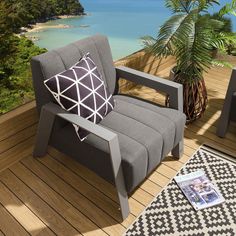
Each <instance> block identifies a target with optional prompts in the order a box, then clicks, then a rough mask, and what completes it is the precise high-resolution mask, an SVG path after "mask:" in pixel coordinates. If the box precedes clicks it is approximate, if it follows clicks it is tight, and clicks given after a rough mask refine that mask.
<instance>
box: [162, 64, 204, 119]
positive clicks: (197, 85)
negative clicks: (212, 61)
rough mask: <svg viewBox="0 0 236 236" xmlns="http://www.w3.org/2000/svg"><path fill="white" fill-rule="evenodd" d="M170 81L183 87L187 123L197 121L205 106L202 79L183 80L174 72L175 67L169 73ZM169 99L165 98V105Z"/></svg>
mask: <svg viewBox="0 0 236 236" xmlns="http://www.w3.org/2000/svg"><path fill="white" fill-rule="evenodd" d="M169 78H170V80H172V81H174V82H177V83H180V84H182V85H183V110H184V113H185V115H186V117H187V123H191V122H193V121H195V120H197V119H199V118H200V117H201V116H202V114H203V113H204V111H205V110H206V106H207V90H206V86H205V81H204V79H199V78H196V79H189V80H183V79H182V78H181V76H180V75H179V73H178V72H177V73H176V72H175V67H174V68H172V69H171V71H170V76H169ZM168 103H169V97H168V96H167V97H166V105H168Z"/></svg>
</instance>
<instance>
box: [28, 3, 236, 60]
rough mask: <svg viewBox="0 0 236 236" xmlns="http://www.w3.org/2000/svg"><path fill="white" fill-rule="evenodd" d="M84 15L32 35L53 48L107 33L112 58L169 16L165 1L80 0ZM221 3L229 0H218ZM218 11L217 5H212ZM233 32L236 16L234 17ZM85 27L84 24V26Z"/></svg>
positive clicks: (125, 52) (137, 43)
mask: <svg viewBox="0 0 236 236" xmlns="http://www.w3.org/2000/svg"><path fill="white" fill-rule="evenodd" d="M80 2H81V3H82V5H83V6H84V8H85V11H86V13H88V15H87V16H82V17H76V18H69V19H60V20H55V21H51V22H48V23H47V24H49V25H52V24H66V25H71V26H72V27H71V28H66V29H52V28H50V29H47V30H44V31H42V32H38V33H31V35H33V36H36V37H37V38H39V40H38V41H36V42H35V43H36V44H37V45H38V46H40V47H45V48H47V49H49V50H50V49H53V48H57V47H61V46H63V45H66V44H68V43H70V42H73V41H76V40H78V39H81V38H85V37H87V36H90V35H93V34H96V33H100V34H104V35H107V36H108V38H109V42H110V45H111V49H112V54H113V58H114V60H117V59H119V58H122V57H124V56H127V55H129V54H131V53H133V52H135V51H137V50H140V49H141V48H142V47H143V45H142V42H141V40H140V37H142V36H144V35H152V36H155V35H156V34H157V32H158V29H159V27H160V26H161V24H162V23H163V22H164V21H165V20H166V19H167V18H168V17H169V16H170V12H169V10H168V9H166V8H165V6H164V2H165V1H164V0H81V1H80ZM220 2H221V4H223V3H226V2H230V0H221V1H220ZM215 10H217V7H216V8H215ZM233 22H234V23H235V24H234V30H235V31H236V17H234V18H233ZM84 26H86V27H84Z"/></svg>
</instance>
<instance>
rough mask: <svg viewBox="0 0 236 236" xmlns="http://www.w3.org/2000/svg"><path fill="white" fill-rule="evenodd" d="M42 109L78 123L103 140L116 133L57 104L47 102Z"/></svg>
mask: <svg viewBox="0 0 236 236" xmlns="http://www.w3.org/2000/svg"><path fill="white" fill-rule="evenodd" d="M42 109H43V110H46V111H47V112H50V113H51V114H53V115H55V116H59V117H61V118H62V119H64V120H66V121H68V122H70V123H72V124H75V125H78V126H79V127H81V128H83V129H85V130H87V131H88V132H90V133H92V134H94V135H96V136H98V137H100V138H102V139H103V140H105V141H107V142H109V141H111V140H112V139H114V138H115V137H116V136H117V134H115V133H113V132H112V131H110V130H108V129H106V128H104V127H102V126H99V125H97V124H94V123H93V122H91V121H89V120H86V119H85V118H83V117H81V116H78V115H76V114H72V113H70V112H68V111H66V110H64V109H62V108H61V107H60V106H58V105H57V104H55V103H48V104H46V105H44V106H43V107H42Z"/></svg>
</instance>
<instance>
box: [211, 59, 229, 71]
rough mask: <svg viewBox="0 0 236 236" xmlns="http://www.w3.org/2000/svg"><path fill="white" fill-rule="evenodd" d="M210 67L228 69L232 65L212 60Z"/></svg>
mask: <svg viewBox="0 0 236 236" xmlns="http://www.w3.org/2000/svg"><path fill="white" fill-rule="evenodd" d="M211 63H212V66H220V67H228V68H230V69H232V68H233V65H232V64H231V63H229V62H227V61H223V60H217V59H214V60H212V62H211Z"/></svg>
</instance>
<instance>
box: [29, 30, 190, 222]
mask: <svg viewBox="0 0 236 236" xmlns="http://www.w3.org/2000/svg"><path fill="white" fill-rule="evenodd" d="M87 52H90V54H91V56H92V58H93V60H94V61H95V63H96V65H97V67H98V70H99V72H100V73H101V75H102V76H103V78H104V79H105V82H106V85H107V87H108V89H109V91H110V93H112V94H113V95H114V99H115V108H114V110H113V111H112V112H110V113H109V114H108V115H107V116H106V117H105V118H104V119H103V120H102V122H101V123H100V124H93V123H92V122H90V121H88V120H86V119H84V118H82V117H79V116H77V115H75V114H71V113H69V112H67V111H65V110H63V109H62V108H60V107H59V106H58V105H57V104H55V102H54V100H53V97H52V96H51V95H50V94H49V92H48V91H47V89H46V88H45V86H44V83H43V82H44V80H46V79H48V78H50V77H51V76H54V75H55V74H57V73H60V72H62V71H64V70H65V69H68V68H70V67H71V66H72V65H74V64H75V63H76V62H77V61H79V60H80V58H81V57H82V56H83V55H84V54H86V53H87ZM31 66H32V73H33V84H34V89H35V96H36V103H37V109H38V112H39V114H40V121H39V126H38V132H37V140H36V146H35V150H34V156H36V157H40V156H44V155H45V154H46V151H47V146H48V144H50V145H52V146H53V147H55V148H57V149H58V150H60V151H61V152H63V153H65V154H67V155H69V156H71V157H73V158H75V159H76V160H78V161H79V162H80V163H81V164H83V165H85V166H87V167H88V168H90V169H92V170H93V171H95V172H96V173H97V174H98V175H100V176H102V177H103V178H105V179H106V180H108V181H109V182H112V183H114V185H115V187H116V189H117V193H118V197H119V201H120V208H121V213H122V218H123V219H125V218H126V217H127V216H128V214H129V206H128V197H127V196H128V193H130V192H131V191H133V190H134V189H135V188H136V187H137V186H138V185H139V184H140V183H141V182H142V181H143V180H144V179H145V178H146V177H147V176H148V175H149V174H150V173H151V172H152V171H153V170H154V169H155V168H156V167H157V166H158V164H160V162H161V160H162V159H163V158H164V157H165V156H166V155H167V154H168V153H169V152H170V151H172V154H173V155H174V156H175V157H180V156H181V154H182V152H183V132H184V126H185V115H184V114H183V112H182V109H183V98H182V86H181V85H180V84H177V83H174V82H171V81H167V80H164V79H161V78H158V77H155V76H152V75H149V74H146V73H143V72H139V71H136V70H133V69H130V68H126V67H117V68H115V67H114V64H113V60H112V56H111V51H110V46H109V43H108V40H107V38H106V37H104V36H101V35H96V36H93V37H90V38H86V39H83V40H80V41H77V42H75V43H72V44H69V45H67V46H65V47H63V48H59V49H57V50H52V51H49V52H47V53H44V54H42V55H39V56H36V57H34V58H33V59H32V62H31ZM119 78H125V79H127V80H130V81H133V82H136V83H138V84H143V85H145V86H148V87H151V88H154V89H156V90H158V91H163V92H165V93H167V94H169V95H170V108H165V107H161V106H157V105H153V104H150V103H148V102H145V101H141V100H139V99H136V98H133V97H128V96H124V95H120V94H118V93H117V91H118V80H119ZM72 123H73V124H77V125H79V126H80V127H82V128H84V129H85V130H88V131H89V132H91V134H89V135H88V137H87V139H86V141H84V142H80V141H79V139H78V137H77V135H76V134H75V132H74V129H73V126H72V125H71V124H72Z"/></svg>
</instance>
